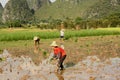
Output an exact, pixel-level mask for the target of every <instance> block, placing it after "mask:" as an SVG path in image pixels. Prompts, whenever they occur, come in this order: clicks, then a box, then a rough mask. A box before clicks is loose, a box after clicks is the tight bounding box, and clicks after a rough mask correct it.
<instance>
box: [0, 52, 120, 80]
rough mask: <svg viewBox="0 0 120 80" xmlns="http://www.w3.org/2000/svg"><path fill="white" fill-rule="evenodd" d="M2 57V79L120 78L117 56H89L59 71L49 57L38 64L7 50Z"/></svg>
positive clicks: (101, 79) (115, 79)
mask: <svg viewBox="0 0 120 80" xmlns="http://www.w3.org/2000/svg"><path fill="white" fill-rule="evenodd" d="M0 58H2V59H3V60H2V61H1V62H0V80H120V58H117V57H116V58H110V59H107V60H106V61H104V62H102V61H101V60H100V59H99V58H97V57H96V56H88V57H87V58H86V59H84V60H83V61H80V62H79V63H78V64H76V65H75V66H73V67H67V68H66V69H65V70H63V71H59V72H56V64H55V63H56V62H49V59H46V60H44V61H42V63H40V64H39V65H38V66H36V65H35V64H34V63H33V61H32V59H31V58H30V57H28V56H20V57H15V58H13V57H11V55H10V54H9V53H8V52H7V51H6V50H4V52H3V54H0ZM65 66H66V64H65Z"/></svg>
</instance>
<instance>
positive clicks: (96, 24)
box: [0, 13, 120, 29]
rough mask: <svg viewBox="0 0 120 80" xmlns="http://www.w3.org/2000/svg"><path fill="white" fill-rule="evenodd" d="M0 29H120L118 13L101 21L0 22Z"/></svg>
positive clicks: (67, 19) (66, 18)
mask: <svg viewBox="0 0 120 80" xmlns="http://www.w3.org/2000/svg"><path fill="white" fill-rule="evenodd" d="M0 26H1V27H0V28H4V27H9V28H12V27H13V28H17V27H22V28H40V29H59V28H60V27H61V26H62V27H64V28H67V29H92V28H94V29H95V28H106V27H120V13H114V14H110V15H109V16H106V17H104V18H101V19H83V18H81V17H77V18H76V19H72V18H69V17H65V18H64V19H53V18H52V17H49V18H48V19H41V20H37V19H35V18H34V17H33V18H31V19H29V20H25V21H21V20H15V21H14V20H13V21H9V22H6V23H2V22H0Z"/></svg>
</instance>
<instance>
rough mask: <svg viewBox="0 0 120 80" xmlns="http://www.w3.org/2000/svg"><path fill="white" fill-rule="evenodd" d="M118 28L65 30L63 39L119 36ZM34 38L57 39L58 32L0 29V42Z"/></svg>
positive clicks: (119, 29) (119, 30)
mask: <svg viewBox="0 0 120 80" xmlns="http://www.w3.org/2000/svg"><path fill="white" fill-rule="evenodd" d="M119 34H120V28H104V29H90V30H66V31H65V39H66V40H67V39H69V38H71V37H85V36H101V35H102V36H104V35H119ZM34 36H39V37H40V38H41V39H53V38H59V31H58V30H39V29H11V30H10V29H9V30H7V29H1V30H0V41H18V40H32V39H33V37H34Z"/></svg>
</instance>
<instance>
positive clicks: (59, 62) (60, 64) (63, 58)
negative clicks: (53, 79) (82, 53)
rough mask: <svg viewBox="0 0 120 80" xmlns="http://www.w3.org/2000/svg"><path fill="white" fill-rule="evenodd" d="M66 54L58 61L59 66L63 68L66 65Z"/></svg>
mask: <svg viewBox="0 0 120 80" xmlns="http://www.w3.org/2000/svg"><path fill="white" fill-rule="evenodd" d="M65 58H66V55H64V56H63V57H61V58H60V60H59V61H58V65H59V66H58V67H59V68H60V69H61V70H63V68H64V66H63V61H64V60H65Z"/></svg>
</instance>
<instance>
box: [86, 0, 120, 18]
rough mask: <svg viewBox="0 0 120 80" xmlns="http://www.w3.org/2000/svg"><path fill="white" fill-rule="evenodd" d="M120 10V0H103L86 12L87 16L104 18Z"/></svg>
mask: <svg viewBox="0 0 120 80" xmlns="http://www.w3.org/2000/svg"><path fill="white" fill-rule="evenodd" d="M119 12H120V0H101V1H100V2H99V3H96V4H94V5H93V6H91V7H90V8H89V9H87V10H86V12H85V13H84V17H86V18H103V17H106V16H108V15H110V14H114V13H119Z"/></svg>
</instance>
